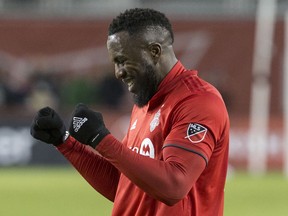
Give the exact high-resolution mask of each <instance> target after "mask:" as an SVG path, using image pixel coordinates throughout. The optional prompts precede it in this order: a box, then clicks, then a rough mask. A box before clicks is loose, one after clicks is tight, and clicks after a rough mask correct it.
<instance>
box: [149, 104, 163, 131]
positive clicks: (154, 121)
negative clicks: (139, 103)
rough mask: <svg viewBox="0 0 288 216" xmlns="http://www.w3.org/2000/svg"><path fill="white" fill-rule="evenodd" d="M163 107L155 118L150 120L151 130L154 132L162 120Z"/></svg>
mask: <svg viewBox="0 0 288 216" xmlns="http://www.w3.org/2000/svg"><path fill="white" fill-rule="evenodd" d="M160 115H161V109H159V110H158V111H157V113H155V115H154V118H153V119H152V121H151V122H150V132H152V131H153V130H154V129H155V128H156V127H157V126H158V125H159V121H160Z"/></svg>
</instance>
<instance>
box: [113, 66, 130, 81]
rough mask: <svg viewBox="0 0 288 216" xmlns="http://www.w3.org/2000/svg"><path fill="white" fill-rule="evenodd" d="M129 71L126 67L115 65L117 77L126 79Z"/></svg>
mask: <svg viewBox="0 0 288 216" xmlns="http://www.w3.org/2000/svg"><path fill="white" fill-rule="evenodd" d="M126 75H127V73H126V71H125V69H124V67H119V66H116V65H115V76H116V78H117V79H124V78H125V77H126Z"/></svg>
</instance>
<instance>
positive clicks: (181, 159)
mask: <svg viewBox="0 0 288 216" xmlns="http://www.w3.org/2000/svg"><path fill="white" fill-rule="evenodd" d="M96 150H97V151H98V152H99V153H100V154H101V155H102V156H103V157H105V158H106V159H107V160H108V161H109V162H110V163H111V164H113V165H114V166H115V167H116V168H117V169H118V170H119V171H120V172H121V173H123V174H124V175H125V176H126V177H128V178H129V179H130V180H131V181H132V182H133V183H134V184H136V185H137V186H138V187H140V188H141V189H142V190H143V191H145V192H146V193H148V194H149V195H150V196H152V197H154V198H155V199H157V200H160V201H162V202H164V203H165V204H167V205H173V204H175V203H176V202H178V201H179V200H181V199H183V197H184V196H185V195H187V193H188V192H189V191H190V190H191V188H192V186H193V184H194V183H195V182H196V180H197V179H198V177H199V176H200V174H201V172H202V171H203V170H204V168H205V166H206V164H205V161H204V160H203V159H202V158H201V157H200V156H199V155H197V154H193V153H191V152H188V151H185V150H183V149H180V148H174V147H166V148H164V149H163V161H162V160H155V159H152V158H149V157H146V156H143V155H140V154H137V153H135V152H133V151H131V150H130V149H129V148H127V147H126V146H124V145H123V144H122V143H120V142H119V141H117V140H116V139H115V138H114V137H113V136H112V135H111V134H110V135H107V136H106V137H105V138H104V139H103V140H102V141H101V142H100V144H99V145H98V146H97V147H96Z"/></svg>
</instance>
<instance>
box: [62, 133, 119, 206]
mask: <svg viewBox="0 0 288 216" xmlns="http://www.w3.org/2000/svg"><path fill="white" fill-rule="evenodd" d="M57 149H58V150H59V151H60V152H61V153H62V154H63V155H64V156H65V158H66V159H67V160H68V161H69V162H70V163H71V164H72V165H73V166H74V167H75V169H76V170H77V171H78V172H79V173H80V174H81V175H82V176H83V177H84V179H85V180H86V181H87V182H88V183H89V184H90V185H91V186H92V187H93V188H94V189H95V190H97V191H98V192H99V193H101V194H102V195H103V196H105V197H106V198H107V199H109V200H111V201H113V200H114V197H115V194H116V189H117V185H118V181H119V176H120V174H119V171H118V170H117V169H116V168H115V167H114V166H113V165H112V164H111V163H109V162H108V161H107V160H105V159H104V158H103V157H101V156H100V155H98V154H97V152H96V151H95V150H93V149H92V148H91V147H89V146H86V145H83V144H81V143H79V142H78V141H76V140H75V139H74V138H73V137H71V136H70V137H69V138H68V139H67V140H66V142H65V143H64V144H62V145H60V146H58V147H57Z"/></svg>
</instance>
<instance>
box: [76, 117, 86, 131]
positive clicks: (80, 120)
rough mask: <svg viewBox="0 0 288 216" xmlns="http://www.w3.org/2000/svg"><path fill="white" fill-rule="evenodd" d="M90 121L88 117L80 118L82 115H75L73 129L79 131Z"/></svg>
mask: <svg viewBox="0 0 288 216" xmlns="http://www.w3.org/2000/svg"><path fill="white" fill-rule="evenodd" d="M86 121H88V119H87V118H86V117H84V118H80V117H73V129H74V131H75V132H78V131H79V129H80V128H81V127H82V125H83V124H84V123H85V122H86Z"/></svg>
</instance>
